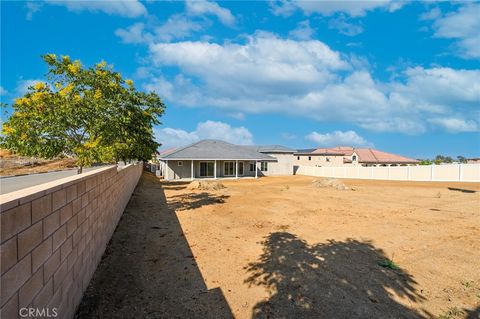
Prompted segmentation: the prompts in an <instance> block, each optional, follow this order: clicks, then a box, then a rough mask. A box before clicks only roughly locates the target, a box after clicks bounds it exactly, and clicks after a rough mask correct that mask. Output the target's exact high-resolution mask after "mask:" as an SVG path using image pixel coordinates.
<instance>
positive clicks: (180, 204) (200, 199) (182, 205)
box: [168, 192, 230, 211]
mask: <svg viewBox="0 0 480 319" xmlns="http://www.w3.org/2000/svg"><path fill="white" fill-rule="evenodd" d="M229 197H230V196H228V195H216V194H212V193H207V192H202V193H186V194H180V195H175V196H171V197H170V199H169V201H168V204H169V205H170V208H172V209H174V210H176V211H181V210H189V209H196V208H200V207H202V206H207V205H216V204H223V203H225V200H226V199H227V198H229Z"/></svg>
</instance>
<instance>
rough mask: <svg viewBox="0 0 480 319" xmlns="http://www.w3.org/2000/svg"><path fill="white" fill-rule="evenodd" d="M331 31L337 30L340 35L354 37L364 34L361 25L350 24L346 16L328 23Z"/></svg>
mask: <svg viewBox="0 0 480 319" xmlns="http://www.w3.org/2000/svg"><path fill="white" fill-rule="evenodd" d="M328 27H329V28H330V29H336V30H338V32H339V33H341V34H344V35H347V36H350V37H353V36H356V35H357V34H360V33H362V32H363V28H362V26H360V25H356V24H353V23H351V22H348V21H347V19H346V18H345V16H343V15H340V16H339V17H338V18H332V19H330V21H329V22H328Z"/></svg>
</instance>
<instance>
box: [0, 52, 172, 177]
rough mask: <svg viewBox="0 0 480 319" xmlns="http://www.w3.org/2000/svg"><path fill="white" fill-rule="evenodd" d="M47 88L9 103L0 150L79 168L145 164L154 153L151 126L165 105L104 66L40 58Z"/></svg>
mask: <svg viewBox="0 0 480 319" xmlns="http://www.w3.org/2000/svg"><path fill="white" fill-rule="evenodd" d="M42 58H43V60H44V61H45V62H46V64H47V65H48V73H47V75H46V78H47V79H46V81H45V82H37V83H36V84H35V85H33V86H31V87H29V89H28V91H27V93H26V94H25V95H24V96H23V97H20V98H18V99H16V100H15V102H14V103H13V105H12V107H13V114H12V115H11V116H10V117H9V118H8V120H7V121H6V122H5V123H4V124H3V130H2V132H3V137H2V146H3V147H5V148H8V149H10V150H12V151H13V152H15V153H18V154H20V155H26V156H38V157H43V158H54V157H58V156H71V157H74V158H76V159H77V164H78V166H79V167H80V171H81V168H82V167H83V166H88V165H91V164H92V163H95V162H112V161H115V162H118V161H120V160H123V161H127V160H130V159H139V160H148V159H150V158H151V156H152V154H153V153H154V152H155V151H156V150H157V148H158V146H159V144H158V143H157V142H156V141H155V138H154V133H153V125H155V124H160V121H159V118H160V117H161V115H162V114H163V112H164V110H165V104H164V103H163V102H162V100H161V98H160V97H159V96H158V95H157V94H156V93H155V92H149V93H145V92H140V91H137V90H136V89H135V86H134V84H133V81H131V80H128V79H127V80H125V79H123V78H122V76H121V74H120V73H118V72H115V71H114V70H113V67H111V66H109V65H107V63H106V62H104V61H102V62H100V63H98V64H96V65H94V66H93V67H89V68H85V67H83V66H82V64H81V63H80V61H79V60H75V61H72V60H71V59H70V57H68V56H61V57H57V56H56V55H55V54H47V55H44V56H42Z"/></svg>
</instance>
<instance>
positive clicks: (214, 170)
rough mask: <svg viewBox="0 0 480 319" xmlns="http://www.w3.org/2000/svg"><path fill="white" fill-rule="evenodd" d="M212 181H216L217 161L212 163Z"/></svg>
mask: <svg viewBox="0 0 480 319" xmlns="http://www.w3.org/2000/svg"><path fill="white" fill-rule="evenodd" d="M213 179H217V160H215V161H214V162H213Z"/></svg>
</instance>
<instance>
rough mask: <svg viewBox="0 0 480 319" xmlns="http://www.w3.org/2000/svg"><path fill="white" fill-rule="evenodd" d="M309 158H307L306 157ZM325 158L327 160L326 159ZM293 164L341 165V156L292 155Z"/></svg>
mask: <svg viewBox="0 0 480 319" xmlns="http://www.w3.org/2000/svg"><path fill="white" fill-rule="evenodd" d="M309 156H310V157H311V160H308V157H309ZM327 159H328V160H329V161H327ZM293 165H308V166H342V165H343V155H342V156H331V155H329V156H325V155H294V160H293Z"/></svg>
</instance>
